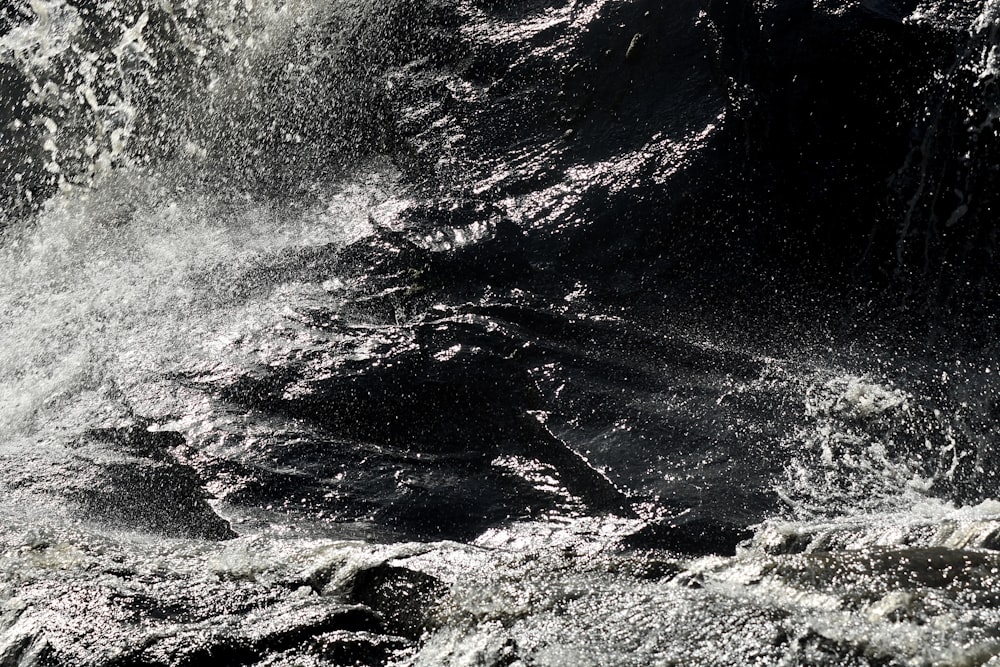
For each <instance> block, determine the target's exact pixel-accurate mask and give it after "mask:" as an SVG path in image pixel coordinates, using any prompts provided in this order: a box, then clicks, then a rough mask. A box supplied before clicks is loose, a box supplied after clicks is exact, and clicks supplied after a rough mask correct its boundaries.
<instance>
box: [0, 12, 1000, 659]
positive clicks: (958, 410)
mask: <svg viewBox="0 0 1000 667" xmlns="http://www.w3.org/2000/svg"><path fill="white" fill-rule="evenodd" d="M736 4H739V3H736ZM848 4H849V3H848ZM868 4H872V3H868ZM868 4H865V3H860V5H859V6H862V5H863V10H859V11H865V12H870V13H873V15H876V16H877V17H878V20H880V21H890V20H895V19H892V17H893V16H895V14H893V12H894V11H896V9H893V8H894V7H895V5H893V7H892V8H888V9H887V8H885V7H882V6H881V5H879V6H878V7H874V8H872V7H869V6H868ZM890 4H891V3H890ZM959 4H961V3H959ZM971 4H973V3H970V7H968V8H965V7H957V6H956V7H952V6H950V5H949V6H945V5H944V4H942V5H941V6H936V5H932V4H926V3H925V5H921V6H920V7H919V8H917V9H916V10H914V9H913V8H910V9H909V10H908V12H906V13H905V16H904V15H900V17H898V18H899V24H900V25H908V26H917V27H916V28H914V29H918V30H927V31H932V30H937V29H940V30H942V31H945V32H947V34H948V35H950V36H951V37H950V39H953V40H954V41H955V42H956V43H957V44H959V47H957V50H956V54H957V55H956V56H955V58H954V59H953V60H952V61H951V62H950V63H948V66H947V67H942V68H940V69H936V70H932V71H928V72H927V80H926V81H925V82H924V83H923V84H922V88H921V90H922V91H923V93H924V94H925V98H924V100H923V102H922V104H923V105H924V106H923V107H921V111H920V116H921V118H923V119H924V120H923V122H924V126H925V127H930V128H932V131H930V132H928V133H927V134H926V135H925V138H924V142H923V145H922V150H921V151H920V152H919V153H912V154H910V155H909V157H906V158H905V159H901V160H900V162H899V171H898V178H899V179H902V180H905V178H906V175H907V174H912V173H917V174H919V176H918V177H917V178H916V179H914V180H913V182H914V183H916V186H915V190H913V191H912V192H909V194H910V195H911V198H910V199H909V200H908V202H907V207H906V210H905V212H904V213H903V214H901V217H900V218H899V220H898V224H899V228H898V231H899V241H898V248H899V257H898V258H899V259H900V261H903V259H905V257H907V256H909V255H911V254H914V253H916V254H920V253H921V252H922V253H923V254H922V256H923V257H924V258H925V259H927V261H930V259H932V258H933V256H934V255H935V254H936V253H938V252H940V253H943V254H944V255H948V253H949V252H951V251H950V250H948V248H950V247H951V246H946V245H945V244H944V243H943V242H942V243H937V241H935V240H934V239H938V238H939V237H938V236H935V234H936V233H937V230H938V227H939V226H940V227H942V228H944V227H948V228H951V227H953V226H955V225H957V224H959V221H960V220H961V219H962V218H963V216H965V215H966V214H968V212H969V211H970V210H971V209H970V206H971V205H972V204H970V202H971V201H973V198H974V197H975V196H976V194H975V193H976V192H977V190H976V189H977V188H982V187H985V186H984V185H983V183H985V182H987V181H988V178H987V176H986V170H987V166H986V165H987V163H988V161H989V159H990V158H989V156H990V154H991V153H990V150H991V149H990V146H991V144H989V143H988V139H989V137H987V135H988V133H989V132H991V131H992V130H991V129H990V128H991V127H992V126H990V123H992V122H993V121H995V120H996V118H997V115H996V107H995V106H991V105H992V104H993V103H994V102H996V100H995V99H994V98H995V92H996V91H995V82H994V78H995V76H996V62H995V61H996V49H997V46H996V41H997V31H996V28H995V18H994V14H995V10H994V8H992V6H986V7H971ZM516 5H517V6H510V7H508V6H499V5H497V4H496V3H492V2H472V1H469V2H465V1H462V2H453V1H449V0H443V1H438V0H420V1H417V0H357V1H349V0H287V1H286V0H267V1H264V0H238V1H235V0H112V1H109V2H97V1H91V0H31V1H30V2H22V1H20V0H15V1H14V2H13V3H12V4H8V6H7V7H5V8H4V9H0V35H2V36H0V91H2V93H3V98H2V99H0V103H2V104H0V122H2V123H3V128H2V129H0V142H2V143H0V174H2V175H3V178H4V182H3V183H2V184H0V200H2V201H3V202H4V216H3V219H2V227H0V266H2V267H3V268H2V270H0V461H2V466H0V490H2V497H0V664H3V665H35V664H38V665H49V664H58V665H126V664H128V665H131V664H156V665H181V664H187V665H196V664H241V665H244V664H245V665H342V664H343V665H346V664H351V665H355V664H372V665H382V664H400V665H403V664H413V665H511V666H513V665H651V664H657V665H672V664H686V665H687V664H690V665H744V664H745V665H750V664H759V665H876V664H877V665H980V664H987V663H989V664H992V663H993V662H994V661H996V660H1000V658H996V657H995V656H997V655H1000V634H998V632H997V627H998V623H1000V611H998V610H1000V597H998V595H1000V555H998V554H1000V551H998V550H1000V498H998V497H997V492H996V483H997V469H998V466H997V454H996V433H995V431H996V429H995V426H996V419H997V416H998V405H1000V403H998V401H1000V380H998V375H1000V356H998V355H997V352H996V347H995V346H994V345H992V344H991V343H989V341H987V342H985V343H982V342H980V343H978V344H976V345H967V346H964V347H963V346H960V345H957V344H954V345H952V344H950V343H942V344H940V345H929V344H925V343H924V342H923V340H924V338H923V337H922V336H921V335H918V334H916V333H914V330H911V329H910V328H908V327H909V326H910V323H912V320H911V319H907V317H906V316H904V315H902V314H900V312H899V311H896V310H893V309H892V308H888V307H886V308H879V307H874V306H873V307H871V308H869V309H867V310H864V309H860V308H854V307H846V306H845V301H844V299H843V295H842V294H840V293H839V292H838V291H837V290H836V289H819V288H817V287H816V285H815V283H814V282H810V281H802V280H794V279H789V278H788V277H787V276H781V275H776V274H775V273H774V272H772V271H771V270H770V269H768V268H766V266H765V268H759V270H758V266H757V264H756V263H755V262H756V261H757V259H755V258H759V256H758V255H757V254H755V253H760V254H761V255H763V256H767V255H768V253H770V252H771V251H772V250H773V247H772V246H771V245H769V243H770V242H769V241H767V240H764V237H765V236H766V235H767V234H768V233H772V232H773V233H775V234H780V233H782V231H783V230H785V228H786V223H785V222H782V221H781V220H778V221H777V222H775V220H774V219H778V218H780V216H782V215H788V216H790V217H791V216H792V213H791V212H789V211H782V210H780V209H778V208H775V209H768V213H769V216H773V218H774V219H772V217H767V224H771V223H772V222H773V224H774V228H773V230H772V232H760V233H756V234H746V228H745V227H739V228H738V226H737V225H736V223H732V222H731V219H732V220H735V219H736V217H737V216H736V215H735V213H734V214H733V216H732V218H730V217H727V216H729V213H727V210H728V211H730V212H733V211H737V210H738V209H741V208H744V207H745V206H748V205H749V204H746V202H742V201H740V199H739V197H740V195H739V192H738V191H737V190H736V189H735V188H734V189H733V190H731V191H727V188H726V187H723V186H722V185H721V183H723V182H726V181H724V180H723V181H717V180H713V179H716V178H721V177H726V178H728V177H729V176H731V172H729V171H727V170H728V169H731V167H729V166H726V167H719V166H718V164H725V165H728V164H729V162H730V160H732V159H734V156H736V155H737V154H738V153H739V151H738V150H736V151H731V150H730V149H728V148H726V147H725V142H726V141H728V140H729V138H730V135H728V134H726V132H727V131H731V129H729V130H727V128H732V127H734V126H737V125H738V123H736V122H735V121H733V120H731V118H730V117H731V116H733V115H738V114H739V113H742V112H741V109H742V108H743V107H740V105H739V103H738V102H739V95H741V94H743V93H742V92H740V91H743V89H742V88H740V89H739V90H736V88H734V89H733V90H736V92H733V90H730V91H727V90H725V89H724V85H723V84H722V83H720V82H719V80H718V76H719V74H718V72H717V71H715V70H714V69H713V67H712V65H711V63H710V60H711V54H710V51H711V48H710V46H706V44H710V43H711V42H710V40H711V39H723V40H724V39H725V31H726V29H727V28H726V25H725V23H724V21H722V20H721V19H720V18H718V16H720V15H721V14H720V12H721V11H722V10H719V8H718V7H715V6H714V5H713V7H711V8H709V7H707V6H706V7H705V8H703V7H702V6H701V4H700V3H698V2H680V3H676V6H670V7H667V6H665V4H663V3H656V2H611V1H605V0H599V1H593V2H578V1H574V2H568V3H564V4H560V3H545V2H528V3H516ZM779 5H780V3H778V4H777V5H775V6H776V7H778V6H779ZM852 6H853V5H852ZM824 7H825V6H824ZM824 7H821V6H820V5H817V7H815V8H814V11H815V12H817V13H818V14H819V13H822V12H827V11H828V8H824ZM769 11H770V10H769ZM775 11H777V10H775ZM845 11H846V10H845ZM706 12H707V13H706ZM713 12H714V13H713ZM823 15H824V16H827V14H823ZM845 15H849V12H848V13H847V14H845ZM830 16H840V14H838V13H837V12H833V13H832V14H830ZM865 16H867V14H865ZM904 19H905V20H904ZM879 25H881V24H879ZM894 25H895V24H894ZM706 40H709V41H708V42H706ZM748 48H749V47H748ZM720 49H721V47H720ZM720 53H721V51H720ZM725 57H726V56H725V54H723V55H720V56H719V58H720V59H721V60H720V62H724V61H725ZM748 62H749V61H748ZM748 67H749V65H748ZM734 86H735V83H734ZM957 89H960V90H962V91H965V93H967V96H966V97H962V98H961V99H967V100H971V101H970V102H969V104H968V106H967V107H966V108H965V110H964V111H963V113H964V114H965V115H962V114H958V116H960V117H958V118H956V113H954V112H953V110H951V109H950V104H951V103H950V102H949V100H950V99H952V98H951V97H949V92H948V91H949V90H957ZM963 94H964V93H963ZM955 98H956V99H957V98H958V93H955ZM748 99H749V98H748ZM983 114H985V115H986V116H985V117H984V116H983ZM900 123H902V121H900ZM949 123H950V124H949ZM955 126H960V127H972V128H973V130H974V132H973V134H974V135H975V136H974V137H972V138H971V139H970V138H968V137H966V138H965V139H963V140H962V141H963V142H965V143H961V142H959V143H961V145H960V146H958V148H960V149H961V150H967V151H968V154H967V155H966V158H965V161H964V162H962V163H961V164H962V167H961V169H960V170H959V171H958V172H955V173H959V176H960V177H962V178H965V181H964V182H965V183H966V190H962V191H959V190H955V192H956V195H955V196H956V197H957V199H955V200H954V201H951V202H950V204H949V206H950V208H948V217H947V218H943V217H941V215H939V213H940V211H939V210H938V209H940V208H941V207H942V206H944V205H943V204H940V203H939V200H940V199H941V198H942V197H944V196H945V195H943V194H941V193H942V192H945V191H946V190H947V188H946V187H945V186H946V185H948V184H950V183H952V181H951V180H948V179H949V178H952V176H953V171H948V170H947V169H946V170H944V171H935V169H936V168H937V165H939V164H941V163H942V161H944V162H947V161H948V160H950V159H952V157H942V156H943V155H944V154H945V153H947V155H948V156H951V153H949V151H954V150H957V149H956V143H955V140H947V141H946V139H947V137H949V136H951V135H950V134H949V133H951V134H955V136H958V134H956V132H957V131H956V130H955V129H954V128H955ZM748 127H749V125H748ZM751 129H752V128H751ZM962 136H965V135H962ZM984 137H985V138H984ZM740 150H742V149H740ZM713 165H714V166H713ZM846 168H847V167H844V169H846ZM946 172H947V173H946ZM720 174H721V176H720ZM755 178H757V177H755ZM747 182H749V183H751V186H747V187H762V188H763V186H762V185H761V183H760V182H759V181H754V180H753V179H748V181H747ZM908 182H909V181H908ZM773 186H774V187H776V188H778V189H779V190H780V189H781V184H780V183H776V184H773ZM771 187H772V186H771V185H768V186H767V187H766V188H764V189H765V190H768V189H770V188H771ZM904 189H905V188H904ZM946 194H947V193H946ZM782 196H783V195H782V193H781V192H779V193H778V199H780V198H781V197H782ZM787 196H788V197H789V198H792V197H793V194H792V193H788V194H787ZM765 199H766V197H765V196H764V195H763V194H762V195H761V200H762V201H763V200H765ZM931 200H933V201H931ZM719 202H723V203H719ZM727 206H730V207H732V208H731V209H727V208H726V207H727ZM764 208H766V207H764ZM668 219H669V221H670V222H669V224H668V222H667V221H668ZM928 230H932V231H934V233H930V232H928ZM914 239H917V240H914ZM928 239H930V240H928ZM921 244H923V245H921ZM788 247H792V246H791V245H789V246H788ZM969 247H971V246H969ZM915 248H916V249H915ZM921 248H923V249H924V250H921ZM747 249H750V250H747ZM744 250H747V252H746V253H744V252H743V251H744ZM969 252H973V251H969ZM975 252H978V251H975ZM973 254H974V252H973ZM948 257H951V258H952V259H954V257H953V256H952V255H948ZM763 265H767V262H763ZM842 279H843V276H840V277H838V278H837V279H836V280H835V279H830V280H829V281H827V282H828V283H833V282H836V281H837V280H842ZM928 280H931V281H933V280H936V278H935V277H934V276H931V278H928ZM859 313H863V314H859ZM962 326H967V324H963V325H962ZM957 327H958V325H957V324H956V328H957ZM945 328H946V329H947V327H945ZM937 331H939V332H940V329H937ZM945 338H947V339H948V341H951V340H952V339H951V338H949V337H948V336H945Z"/></svg>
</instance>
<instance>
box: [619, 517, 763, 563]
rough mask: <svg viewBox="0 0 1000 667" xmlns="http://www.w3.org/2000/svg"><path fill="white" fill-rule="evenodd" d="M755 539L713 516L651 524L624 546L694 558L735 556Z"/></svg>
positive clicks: (748, 532) (744, 527)
mask: <svg viewBox="0 0 1000 667" xmlns="http://www.w3.org/2000/svg"><path fill="white" fill-rule="evenodd" d="M752 536H753V531H751V530H749V529H748V528H747V527H746V526H740V525H735V524H731V523H728V522H726V521H722V520H719V519H714V518H711V517H695V518H691V519H678V520H668V521H663V522H660V523H651V524H648V525H646V526H645V527H643V528H641V529H640V530H639V531H638V532H636V533H633V534H632V535H629V536H628V537H626V538H625V539H623V540H622V542H621V544H622V546H623V547H624V548H626V549H664V550H666V551H675V552H678V553H682V554H689V555H692V556H704V555H709V554H719V555H722V556H732V555H734V554H735V553H736V545H738V544H739V543H740V542H743V541H744V540H747V539H749V538H750V537H752Z"/></svg>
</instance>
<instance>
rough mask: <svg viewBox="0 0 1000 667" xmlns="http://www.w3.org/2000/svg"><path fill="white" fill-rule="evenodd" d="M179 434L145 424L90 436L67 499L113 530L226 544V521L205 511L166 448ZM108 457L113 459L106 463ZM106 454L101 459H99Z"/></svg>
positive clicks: (198, 489) (194, 480) (199, 490)
mask: <svg viewBox="0 0 1000 667" xmlns="http://www.w3.org/2000/svg"><path fill="white" fill-rule="evenodd" d="M183 442H184V439H183V437H182V436H181V435H180V434H178V433H171V432H165V431H150V430H148V427H146V425H145V424H139V425H136V426H131V427H125V428H117V429H99V430H92V431H89V432H88V433H87V434H86V435H84V436H83V437H82V438H80V439H78V440H77V441H76V442H75V444H74V447H75V449H76V455H77V457H78V458H79V459H81V460H82V461H85V462H86V463H85V465H86V466H87V468H89V470H87V471H86V474H85V477H84V479H85V480H87V481H88V482H89V483H88V484H86V485H79V484H78V486H77V488H76V490H75V491H74V492H73V493H72V494H71V497H73V498H74V499H75V500H76V502H77V503H79V505H80V508H81V512H82V515H83V516H84V517H85V518H86V519H88V520H92V521H97V522H100V523H106V524H108V525H111V526H113V527H116V528H123V529H128V530H139V531H143V532H150V533H154V534H158V535H166V536H169V537H201V538H206V539H217V540H218V539H229V538H232V537H235V536H236V534H235V533H234V532H233V530H232V529H231V527H230V525H229V522H228V521H226V520H225V519H223V518H221V517H220V516H219V515H217V514H216V513H215V511H214V510H213V509H212V508H211V507H210V506H209V504H208V502H207V501H206V498H207V497H208V494H207V493H206V492H205V490H204V488H203V487H202V483H201V480H200V479H199V478H198V476H197V475H196V474H195V472H194V470H192V469H191V468H189V467H187V466H184V465H182V464H181V463H179V462H178V461H176V460H175V459H174V458H173V457H172V455H171V453H170V448H172V447H176V446H178V445H179V444H182V443H183ZM106 452H111V453H113V454H114V455H115V458H113V459H111V460H108V459H107V457H106V454H104V453H106ZM102 454H104V455H102Z"/></svg>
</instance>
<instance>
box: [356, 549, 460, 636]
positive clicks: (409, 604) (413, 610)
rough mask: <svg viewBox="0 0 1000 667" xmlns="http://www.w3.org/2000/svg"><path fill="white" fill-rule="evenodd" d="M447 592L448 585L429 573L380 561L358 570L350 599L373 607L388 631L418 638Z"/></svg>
mask: <svg viewBox="0 0 1000 667" xmlns="http://www.w3.org/2000/svg"><path fill="white" fill-rule="evenodd" d="M446 592H447V586H445V585H444V584H443V583H442V582H441V581H439V580H438V579H437V578H435V577H432V576H431V575H429V574H424V573H423V572H417V571H416V570H410V569H407V568H403V567H396V566H393V565H389V564H385V563H383V564H382V565H378V566H376V567H371V568H367V569H364V570H361V571H360V572H358V574H357V575H356V576H355V577H354V581H353V582H352V584H351V594H350V599H351V601H352V602H356V603H359V604H363V605H366V606H368V607H371V608H372V609H374V610H375V612H377V613H378V615H379V616H380V617H381V619H382V622H383V624H384V627H385V629H386V631H388V632H389V633H391V634H394V635H399V636H401V637H407V638H409V639H418V638H419V637H420V635H421V634H423V632H424V631H425V630H426V629H427V627H428V622H429V619H430V616H431V614H432V612H433V611H434V607H435V605H436V604H437V603H438V601H439V600H440V599H441V597H442V596H443V595H444V594H445V593H446Z"/></svg>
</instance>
